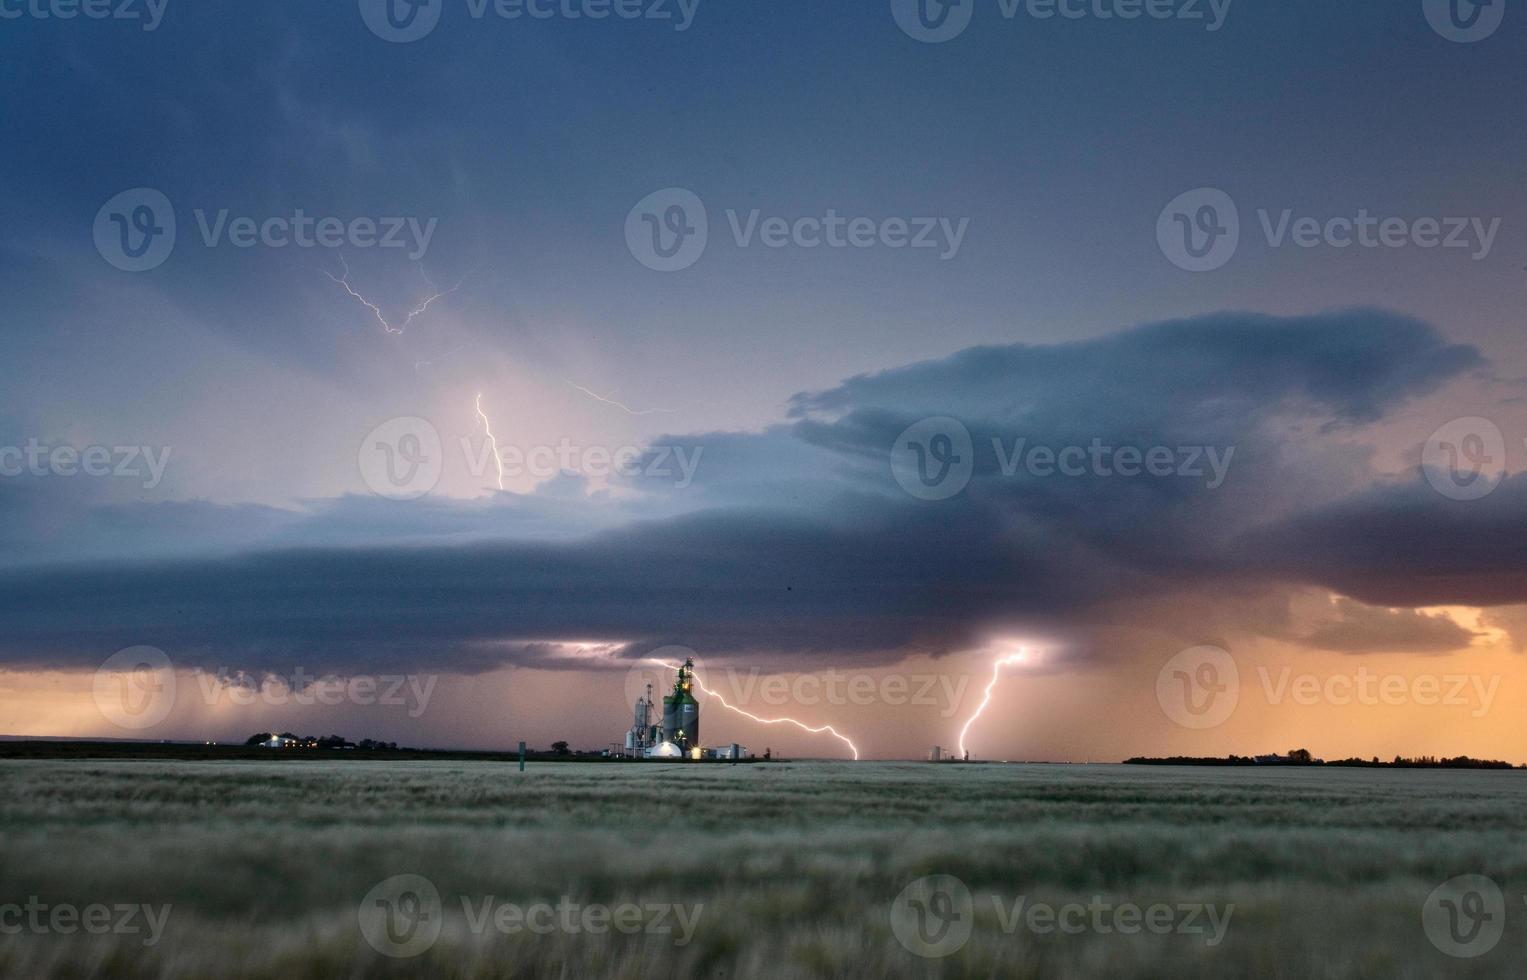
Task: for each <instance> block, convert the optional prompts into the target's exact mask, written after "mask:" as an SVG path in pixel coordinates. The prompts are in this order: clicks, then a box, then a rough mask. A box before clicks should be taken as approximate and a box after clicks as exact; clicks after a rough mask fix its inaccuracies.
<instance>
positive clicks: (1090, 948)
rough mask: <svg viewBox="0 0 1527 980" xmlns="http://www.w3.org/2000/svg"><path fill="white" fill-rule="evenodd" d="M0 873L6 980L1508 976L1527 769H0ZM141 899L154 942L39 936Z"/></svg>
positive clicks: (1522, 858)
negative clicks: (155, 917)
mask: <svg viewBox="0 0 1527 980" xmlns="http://www.w3.org/2000/svg"><path fill="white" fill-rule="evenodd" d="M0 869H3V878H0V881H3V893H0V906H3V905H4V904H5V903H15V904H16V905H20V906H24V905H26V904H27V903H29V902H31V903H32V904H33V905H34V910H33V913H31V914H33V916H34V918H33V919H32V920H28V923H24V924H23V925H22V927H21V928H20V929H19V930H15V929H11V928H7V923H10V924H11V925H15V924H16V923H17V922H19V921H21V919H23V918H24V917H25V916H26V915H28V914H29V913H27V912H25V911H24V910H23V911H22V912H13V913H11V914H10V917H9V918H6V917H5V916H4V915H0V933H4V934H0V974H3V975H4V976H6V977H44V976H66V977H73V976H145V977H148V976H154V977H177V978H178V977H185V978H193V977H218V976H247V977H283V978H286V977H343V976H375V975H384V976H386V975H396V976H421V975H444V976H459V977H530V976H550V977H569V978H585V977H588V978H600V977H631V978H638V977H641V978H645V977H655V976H668V977H690V976H696V977H700V976H705V977H711V976H713V977H726V978H733V980H735V978H753V977H769V976H799V977H866V978H868V977H874V978H879V977H888V976H890V977H900V976H908V977H924V976H935V977H993V976H1000V977H1069V976H1109V977H1130V976H1141V977H1223V976H1266V977H1289V978H1295V977H1322V976H1358V977H1434V976H1438V975H1449V976H1481V977H1482V976H1500V977H1508V976H1510V977H1514V976H1518V975H1520V973H1521V971H1522V964H1523V963H1524V962H1527V955H1524V954H1527V905H1524V890H1523V889H1524V887H1527V774H1522V773H1514V772H1432V771H1361V770H1342V771H1332V770H1301V769H1274V770H1261V769H1176V768H1161V769H1157V768H1134V767H1121V766H1085V767H1082V766H1067V767H1060V766H1055V767H1050V766H995V765H993V766H930V765H918V764H892V763H864V764H829V763H789V764H769V765H754V766H736V767H732V766H673V767H659V766H650V765H649V766H589V765H566V764H563V765H558V764H533V765H532V766H531V767H530V768H529V770H528V771H527V772H525V773H523V774H521V773H519V772H517V771H516V769H515V767H514V766H513V765H508V764H501V763H493V762H436V761H420V762H410V761H396V762H365V761H350V760H346V761H310V760H303V761H301V762H295V761H286V762H282V761H275V762H263V761H262V762H178V763H177V762H140V761H97V762H90V761H70V762H62V763H60V762H41V761H0ZM1464 874H1478V875H1486V876H1489V878H1491V879H1493V881H1494V882H1496V883H1498V884H1499V886H1500V888H1501V889H1502V891H1503V896H1504V897H1503V903H1504V904H1503V905H1502V906H1500V907H1499V908H1497V907H1496V906H1494V905H1486V906H1477V905H1476V906H1470V907H1469V909H1470V912H1471V914H1473V915H1474V916H1475V920H1473V921H1476V923H1477V922H1478V921H1481V915H1482V916H1483V919H1482V921H1484V922H1486V925H1485V926H1484V930H1485V935H1489V929H1491V928H1497V929H1499V927H1500V926H1501V925H1502V924H1503V926H1504V932H1503V935H1502V937H1501V938H1500V940H1499V942H1498V945H1496V946H1494V947H1493V948H1492V949H1490V950H1489V951H1488V952H1484V953H1483V954H1482V955H1479V956H1477V957H1474V958H1454V957H1451V956H1448V955H1444V953H1443V952H1441V951H1440V950H1439V948H1438V946H1437V945H1436V944H1435V943H1434V942H1433V941H1432V939H1431V938H1430V934H1429V932H1428V931H1427V930H1426V929H1424V928H1423V908H1425V907H1426V906H1427V903H1428V900H1429V899H1428V896H1430V895H1432V893H1433V890H1434V889H1436V888H1438V886H1440V885H1442V884H1443V883H1444V882H1446V881H1448V880H1449V879H1452V878H1454V877H1455V876H1458V875H1464ZM398 875H421V876H423V877H424V878H425V879H427V881H428V885H429V887H432V888H433V889H434V890H435V892H437V893H438V896H439V903H438V904H434V896H433V895H429V894H425V892H424V891H421V890H420V889H419V888H418V887H415V886H416V885H417V879H408V880H409V881H410V882H413V885H410V886H409V887H408V888H406V889H404V891H403V892H396V890H395V885H396V883H393V884H389V885H385V886H384V887H383V889H382V891H381V893H378V892H377V891H374V889H376V887H377V886H378V885H379V884H381V883H384V882H387V881H388V880H389V879H392V878H394V876H398ZM930 875H950V876H954V878H956V879H958V882H959V885H958V886H955V891H954V892H949V891H946V892H945V894H946V895H955V896H956V899H957V903H956V905H954V906H948V905H947V904H946V905H944V906H939V907H937V908H936V911H937V912H938V915H939V918H937V919H927V918H926V915H927V914H928V909H930V908H934V907H933V906H928V905H924V906H918V907H917V909H918V911H917V919H916V921H919V922H921V923H922V924H923V925H924V926H928V927H930V928H925V929H924V931H923V932H922V933H920V934H918V935H920V936H921V938H922V940H924V941H925V942H934V941H935V940H936V942H934V946H939V944H942V946H941V948H933V947H930V946H924V947H921V948H923V949H924V950H925V951H935V952H944V953H947V955H944V956H941V957H935V958H928V957H924V956H921V955H917V954H915V953H914V952H912V951H911V950H910V949H909V948H908V943H906V942H904V941H903V938H898V937H905V936H906V935H907V932H906V924H907V923H908V922H911V921H914V920H913V919H910V918H908V916H909V915H910V914H911V913H909V912H908V909H909V908H911V907H912V906H910V905H909V904H908V903H909V902H914V901H926V900H928V893H927V892H926V889H924V890H922V891H919V888H918V887H917V886H914V887H913V889H912V890H911V891H910V892H909V893H907V894H903V889H905V888H907V886H908V885H909V884H910V883H913V882H916V881H918V880H919V879H922V878H924V877H925V876H930ZM960 886H963V887H964V888H965V889H968V893H969V895H970V896H971V897H970V899H969V901H968V904H960V903H963V902H964V901H965V900H964V899H963V897H962V896H959V895H957V894H956V892H957V891H958V888H959V887H960ZM940 887H942V886H940ZM389 888H394V891H393V892H388V891H387V889H389ZM426 891H427V889H426ZM368 893H369V895H368ZM379 894H380V897H378V895H379ZM899 896H900V897H899ZM34 897H35V901H33V899H34ZM363 900H364V901H363ZM1020 900H1022V902H1023V903H1024V904H1023V905H1022V906H1018V905H1017V904H1016V903H1018V902H1019V901H1020ZM379 902H380V903H381V904H378V903H379ZM136 903H141V904H143V905H146V906H148V907H149V910H150V913H153V910H155V909H159V910H161V911H162V910H163V907H164V906H166V905H168V906H169V910H168V913H167V914H165V917H164V918H163V920H162V930H161V931H160V933H159V935H158V939H157V942H155V943H154V944H153V945H146V940H148V939H149V936H148V933H147V931H146V930H147V927H146V925H144V927H143V928H140V929H139V931H138V932H136V933H124V932H121V931H106V932H104V933H101V934H89V933H88V932H87V931H86V930H85V929H84V928H82V927H76V928H75V930H74V931H73V932H69V931H67V926H68V925H69V922H70V920H69V918H68V917H67V916H66V917H65V918H64V919H62V920H59V921H58V922H54V920H52V919H50V918H48V916H49V915H52V914H54V911H55V910H56V909H57V908H58V907H59V906H68V907H73V908H75V909H77V910H83V909H86V908H87V907H88V906H91V905H106V906H110V907H113V908H115V907H116V906H118V905H127V906H131V905H134V904H136ZM400 903H401V904H400ZM540 903H545V904H547V905H550V906H554V907H556V908H555V909H554V913H555V916H556V921H555V923H554V924H553V927H552V928H550V929H547V928H546V927H547V925H548V921H549V919H550V918H551V916H550V914H548V913H532V912H530V911H529V910H530V909H532V908H533V907H534V906H536V905H538V904H540ZM1036 904H1037V905H1038V906H1040V908H1041V910H1042V909H1046V908H1047V909H1049V910H1051V912H1052V913H1053V914H1054V916H1055V917H1056V918H1053V919H1052V918H1048V917H1047V916H1046V915H1045V914H1041V911H1036ZM1069 905H1079V906H1084V907H1086V909H1084V911H1082V912H1068V911H1067V909H1066V907H1067V906H1069ZM36 906H46V908H47V910H48V911H44V912H36V908H35V907H36ZM1153 906H1154V907H1156V908H1157V909H1158V912H1157V913H1154V914H1158V915H1159V916H1160V917H1159V919H1156V920H1151V921H1153V922H1154V925H1153V926H1152V927H1149V928H1143V927H1140V925H1139V921H1140V920H1139V919H1137V918H1132V914H1131V913H1128V912H1127V909H1128V908H1129V907H1137V908H1138V909H1139V910H1140V912H1141V914H1143V915H1145V916H1150V915H1152V914H1153V913H1152V912H1151V911H1150V910H1151V908H1152V907H1153ZM372 907H375V909H376V910H377V911H374V912H369V913H366V914H368V915H371V918H370V919H369V920H367V921H368V922H369V925H367V926H366V928H365V929H364V930H363V925H362V915H363V912H364V911H365V910H366V909H369V908H372ZM1194 908H1197V909H1199V910H1200V912H1201V913H1203V914H1200V915H1196V916H1194V915H1193V914H1192V910H1193V909H1194ZM506 909H509V911H505V910H506ZM516 909H517V910H518V912H516V911H514V910H516ZM569 909H570V910H571V911H569ZM600 909H607V910H608V911H607V912H604V913H601V912H600V911H599V910H600ZM664 909H667V911H666V912H665V911H664ZM1160 909H1166V911H1164V912H1162V911H1159V910H1160ZM389 910H391V911H392V913H393V915H392V917H390V918H385V919H380V920H379V919H378V916H385V915H386V913H387V912H388V911H389ZM591 910H592V911H591ZM633 910H634V911H633ZM951 910H952V911H951ZM1481 910H1482V911H1481ZM421 912H422V915H421ZM1497 912H1498V913H1499V915H1498V916H1497V915H1496V913H1497ZM80 914H81V915H83V914H85V913H84V912H81V913H80ZM121 914H126V913H125V912H123V913H121ZM154 914H157V913H154ZM521 914H524V915H528V916H530V918H529V919H525V920H523V921H524V922H527V923H530V924H533V925H535V926H536V927H537V928H539V929H541V930H542V931H540V932H534V931H531V929H530V928H529V926H528V925H527V926H525V927H522V928H515V926H516V923H519V922H521V921H522V920H521V919H520V918H519V916H520V915H521ZM1168 915H1170V917H1171V918H1170V921H1169V920H1168ZM37 916H41V919H40V921H41V922H42V924H43V926H42V927H41V928H39V927H37V926H36V924H35V923H36V921H39V920H38V919H37ZM601 916H603V917H604V920H603V921H604V923H605V928H604V929H602V930H600V929H599V926H600V924H601ZM1190 916H1191V921H1190ZM118 917H119V916H118V913H115V912H114V913H113V919H114V920H115V919H116V918H118ZM1083 917H1085V922H1084V921H1083ZM1211 920H1217V921H1218V922H1219V923H1220V926H1221V928H1220V930H1219V931H1218V933H1215V932H1212V931H1210V928H1209V926H1210V922H1211ZM104 921H105V920H104V918H101V919H98V920H97V925H98V926H99V925H102V924H103V923H104ZM135 921H136V922H137V923H147V921H148V919H147V918H145V917H142V916H140V917H139V918H138V919H136V920H135ZM378 921H382V923H383V925H384V926H385V925H391V926H393V927H394V928H393V930H392V931H391V932H388V933H385V937H384V939H383V940H382V943H381V946H380V947H379V946H378V945H377V944H376V943H374V942H373V941H371V940H370V939H368V938H367V937H368V936H374V935H375V934H376V929H377V928H378V926H377V923H378ZM420 922H424V923H425V924H426V928H425V929H424V931H423V932H422V933H421V932H420V931H419V928H418V925H419V923H420ZM617 922H619V923H620V926H619V927H617V925H615V923H617ZM897 922H900V923H901V925H899V926H898V925H896V923H897ZM950 922H956V923H958V924H957V925H956V927H955V929H954V931H953V932H951V931H950V930H949V929H947V928H944V929H932V928H931V926H933V925H939V924H942V925H944V926H947V925H948V924H949V923H950ZM1056 922H1060V923H1064V924H1065V926H1066V927H1067V928H1066V929H1065V930H1063V929H1061V928H1059V927H1058V926H1056V925H1054V923H1056ZM569 923H571V925H569ZM1047 923H1048V924H1050V925H1051V928H1046V925H1047ZM1099 923H1102V925H1101V926H1099ZM1132 923H1133V924H1134V925H1135V931H1134V932H1132V933H1129V934H1126V933H1125V932H1124V929H1125V928H1127V927H1129V926H1130V925H1131V924H1132ZM1464 924H1465V925H1467V924H1468V922H1465V923H1464ZM665 925H666V926H667V927H668V928H669V930H670V931H667V932H664V931H661V929H662V927H663V926H665ZM1078 925H1080V926H1081V928H1079V929H1078V928H1077V926H1078ZM965 929H968V938H963V939H962V936H963V933H962V932H961V930H965ZM648 930H655V931H648ZM436 933H438V935H436ZM420 936H423V938H422V939H420V938H419V937H420ZM389 943H401V944H402V945H393V946H389V945H388V944H389ZM407 943H414V944H415V946H416V947H422V948H417V949H414V948H404V947H405V946H406V945H407ZM910 945H912V946H917V940H916V939H915V938H914V940H913V941H912V942H911V944H910ZM1480 948H1481V947H1480V946H1479V945H1477V944H1476V945H1475V946H1473V947H1471V950H1472V951H1479V949H1480ZM400 951H402V952H417V955H413V956H410V957H395V956H390V955H385V954H386V953H389V952H392V953H396V952H400Z"/></svg>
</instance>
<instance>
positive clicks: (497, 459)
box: [477, 391, 504, 490]
mask: <svg viewBox="0 0 1527 980" xmlns="http://www.w3.org/2000/svg"><path fill="white" fill-rule="evenodd" d="M477 417H478V418H480V419H482V429H483V431H484V432H486V433H487V434H488V444H489V445H491V446H492V447H493V462H494V463H496V464H497V465H498V488H499V489H500V490H502V489H504V458H503V457H502V456H500V455H499V454H498V436H495V435H494V434H493V423H492V422H489V421H488V415H487V413H486V412H484V411H483V410H482V392H480V391H479V392H478V393H477Z"/></svg>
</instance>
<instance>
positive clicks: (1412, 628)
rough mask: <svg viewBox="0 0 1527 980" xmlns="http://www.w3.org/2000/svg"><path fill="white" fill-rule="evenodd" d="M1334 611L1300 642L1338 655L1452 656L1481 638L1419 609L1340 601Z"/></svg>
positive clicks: (1347, 600)
mask: <svg viewBox="0 0 1527 980" xmlns="http://www.w3.org/2000/svg"><path fill="white" fill-rule="evenodd" d="M1334 612H1335V615H1334V616H1333V617H1331V618H1330V619H1327V620H1325V621H1323V622H1321V623H1319V624H1317V625H1316V626H1315V628H1314V629H1312V630H1310V631H1309V632H1308V633H1306V634H1304V635H1302V636H1300V637H1298V638H1297V642H1298V643H1299V644H1300V645H1301V646H1306V647H1312V648H1314V649H1316V650H1331V651H1334V652H1336V653H1448V652H1451V651H1453V650H1461V649H1463V648H1464V647H1467V646H1468V645H1469V644H1470V643H1472V642H1473V641H1474V640H1475V639H1476V638H1477V637H1478V636H1479V634H1478V633H1475V632H1474V631H1473V630H1468V629H1464V628H1463V627H1462V626H1460V625H1458V623H1456V622H1454V621H1453V620H1452V619H1450V618H1448V617H1447V616H1445V615H1442V614H1441V613H1426V612H1422V611H1420V610H1417V609H1383V608H1377V607H1374V606H1365V605H1363V604H1362V603H1360V602H1354V601H1352V600H1351V599H1338V600H1337V601H1336V603H1335V610H1334Z"/></svg>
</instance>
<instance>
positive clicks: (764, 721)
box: [647, 657, 859, 762]
mask: <svg viewBox="0 0 1527 980" xmlns="http://www.w3.org/2000/svg"><path fill="white" fill-rule="evenodd" d="M647 662H648V663H649V664H660V665H662V666H664V667H667V668H668V669H669V670H678V669H679V668H678V665H677V664H670V663H664V662H663V661H661V660H654V659H652V658H651V657H648V658H647ZM695 685H696V686H697V687H699V688H700V690H702V691H704V692H705V693H706V694H709V695H710V696H711V697H713V698H715V699H716V700H717V701H720V702H721V706H722V707H723V708H728V709H730V710H732V711H735V712H737V713H738V714H739V715H742V716H743V717H745V718H751V719H753V720H754V721H756V722H758V723H759V724H760V725H794V726H795V727H797V728H801V729H804V730H806V731H808V732H810V733H811V734H813V735H821V734H822V733H824V732H826V733H827V734H830V735H831V736H832V737H833V738H836V739H838V740H839V741H841V742H842V743H843V744H844V745H846V746H848V750H849V751H850V752H852V753H853V754H854V761H855V762H857V761H858V760H859V747H858V746H856V745H854V743H853V742H852V741H850V740H849V739H848V737H847V736H845V735H843V734H842V733H840V732H839V731H838V730H837V729H836V728H834V727H832V726H831V725H823V726H822V727H820V728H812V727H811V726H810V725H808V724H806V723H805V722H803V721H796V720H795V719H794V718H760V717H758V716H757V715H755V714H750V713H748V712H746V711H743V710H742V709H741V708H739V707H737V706H736V705H732V704H728V703H727V701H726V698H724V697H722V696H721V695H719V694H717V693H716V692H715V691H712V690H711V689H710V688H708V687H706V686H705V685H704V684H701V683H700V679H699V678H698V677H696V678H695Z"/></svg>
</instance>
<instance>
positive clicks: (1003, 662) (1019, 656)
mask: <svg viewBox="0 0 1527 980" xmlns="http://www.w3.org/2000/svg"><path fill="white" fill-rule="evenodd" d="M1027 656H1028V654H1027V653H1025V652H1024V651H1023V650H1019V651H1018V652H1017V653H1010V654H1008V655H1007V656H1005V657H1002V658H1001V659H999V660H998V661H997V662H996V663H995V664H992V669H991V683H990V684H987V685H986V696H985V697H984V698H982V699H981V706H980V707H978V708H977V709H976V712H975V714H973V715H971V716H970V718H969V720H967V721H966V722H965V727H964V728H962V729H960V758H962V759H963V758H964V757H965V734H966V733H967V732H969V731H970V726H971V725H974V724H975V723H976V719H977V718H979V717H981V712H983V711H985V710H986V706H987V705H988V704H990V703H991V692H992V688H994V687H996V686H997V680H998V678H1000V677H1001V676H1002V668H1003V667H1006V666H1007V665H1008V664H1016V663H1021V662H1023V660H1025V659H1026V658H1027Z"/></svg>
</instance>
